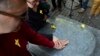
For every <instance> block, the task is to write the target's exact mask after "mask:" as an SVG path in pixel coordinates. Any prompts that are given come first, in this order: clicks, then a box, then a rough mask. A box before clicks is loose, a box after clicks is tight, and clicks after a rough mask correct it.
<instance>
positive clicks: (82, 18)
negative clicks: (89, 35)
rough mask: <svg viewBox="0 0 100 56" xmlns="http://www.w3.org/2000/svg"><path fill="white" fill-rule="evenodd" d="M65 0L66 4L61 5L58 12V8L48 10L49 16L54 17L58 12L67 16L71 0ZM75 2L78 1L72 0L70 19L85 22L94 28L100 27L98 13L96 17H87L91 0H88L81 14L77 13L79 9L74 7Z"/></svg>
mask: <svg viewBox="0 0 100 56" xmlns="http://www.w3.org/2000/svg"><path fill="white" fill-rule="evenodd" d="M65 1H66V4H65V5H66V6H65V7H64V6H63V8H62V11H61V12H59V11H58V10H56V11H54V12H50V15H51V18H54V17H56V16H57V15H59V14H60V15H63V16H69V13H70V7H71V4H72V1H71V0H65ZM49 4H50V5H51V0H49ZM77 4H78V3H77V2H76V0H75V1H74V5H73V11H72V18H71V19H73V20H77V21H79V22H82V23H85V24H87V25H89V26H92V27H94V28H98V29H100V15H99V16H97V17H96V18H93V19H88V17H89V13H90V9H91V4H92V2H91V0H90V1H89V4H88V6H89V7H88V9H87V10H86V11H85V12H84V13H81V14H80V13H78V10H79V9H75V6H76V5H77ZM62 5H63V4H62ZM51 8H52V5H51Z"/></svg>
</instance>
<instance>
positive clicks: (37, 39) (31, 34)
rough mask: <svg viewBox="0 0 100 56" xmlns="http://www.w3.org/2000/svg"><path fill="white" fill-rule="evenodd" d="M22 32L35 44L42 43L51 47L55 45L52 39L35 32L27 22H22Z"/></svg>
mask: <svg viewBox="0 0 100 56" xmlns="http://www.w3.org/2000/svg"><path fill="white" fill-rule="evenodd" d="M20 32H21V33H22V34H23V35H24V36H25V38H26V39H27V40H28V41H29V42H31V43H33V44H37V45H42V46H45V47H49V48H53V47H54V42H53V41H50V40H49V39H48V38H47V37H45V36H43V35H41V34H38V33H37V32H35V31H34V30H33V29H31V28H30V26H29V25H28V24H27V23H26V22H24V23H22V24H21V28H20Z"/></svg>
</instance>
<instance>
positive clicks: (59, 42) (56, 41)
mask: <svg viewBox="0 0 100 56" xmlns="http://www.w3.org/2000/svg"><path fill="white" fill-rule="evenodd" d="M53 42H54V48H55V49H63V48H65V47H66V45H67V44H68V43H69V41H68V40H59V39H58V38H57V37H55V36H54V37H53Z"/></svg>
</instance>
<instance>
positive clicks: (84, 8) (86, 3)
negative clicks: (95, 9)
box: [79, 0, 89, 13]
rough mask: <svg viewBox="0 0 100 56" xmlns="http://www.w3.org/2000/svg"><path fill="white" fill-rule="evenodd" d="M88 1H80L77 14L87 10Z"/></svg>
mask: <svg viewBox="0 0 100 56" xmlns="http://www.w3.org/2000/svg"><path fill="white" fill-rule="evenodd" d="M88 2H89V0H80V7H81V9H80V11H79V12H81V13H82V12H84V11H85V10H86V9H87V7H88V6H87V5H88Z"/></svg>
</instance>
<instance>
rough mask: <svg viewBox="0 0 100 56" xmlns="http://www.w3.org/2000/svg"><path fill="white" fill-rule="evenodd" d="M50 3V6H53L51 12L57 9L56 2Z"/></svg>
mask: <svg viewBox="0 0 100 56" xmlns="http://www.w3.org/2000/svg"><path fill="white" fill-rule="evenodd" d="M51 2H52V6H53V9H52V10H55V9H56V8H57V5H56V0H51Z"/></svg>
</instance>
